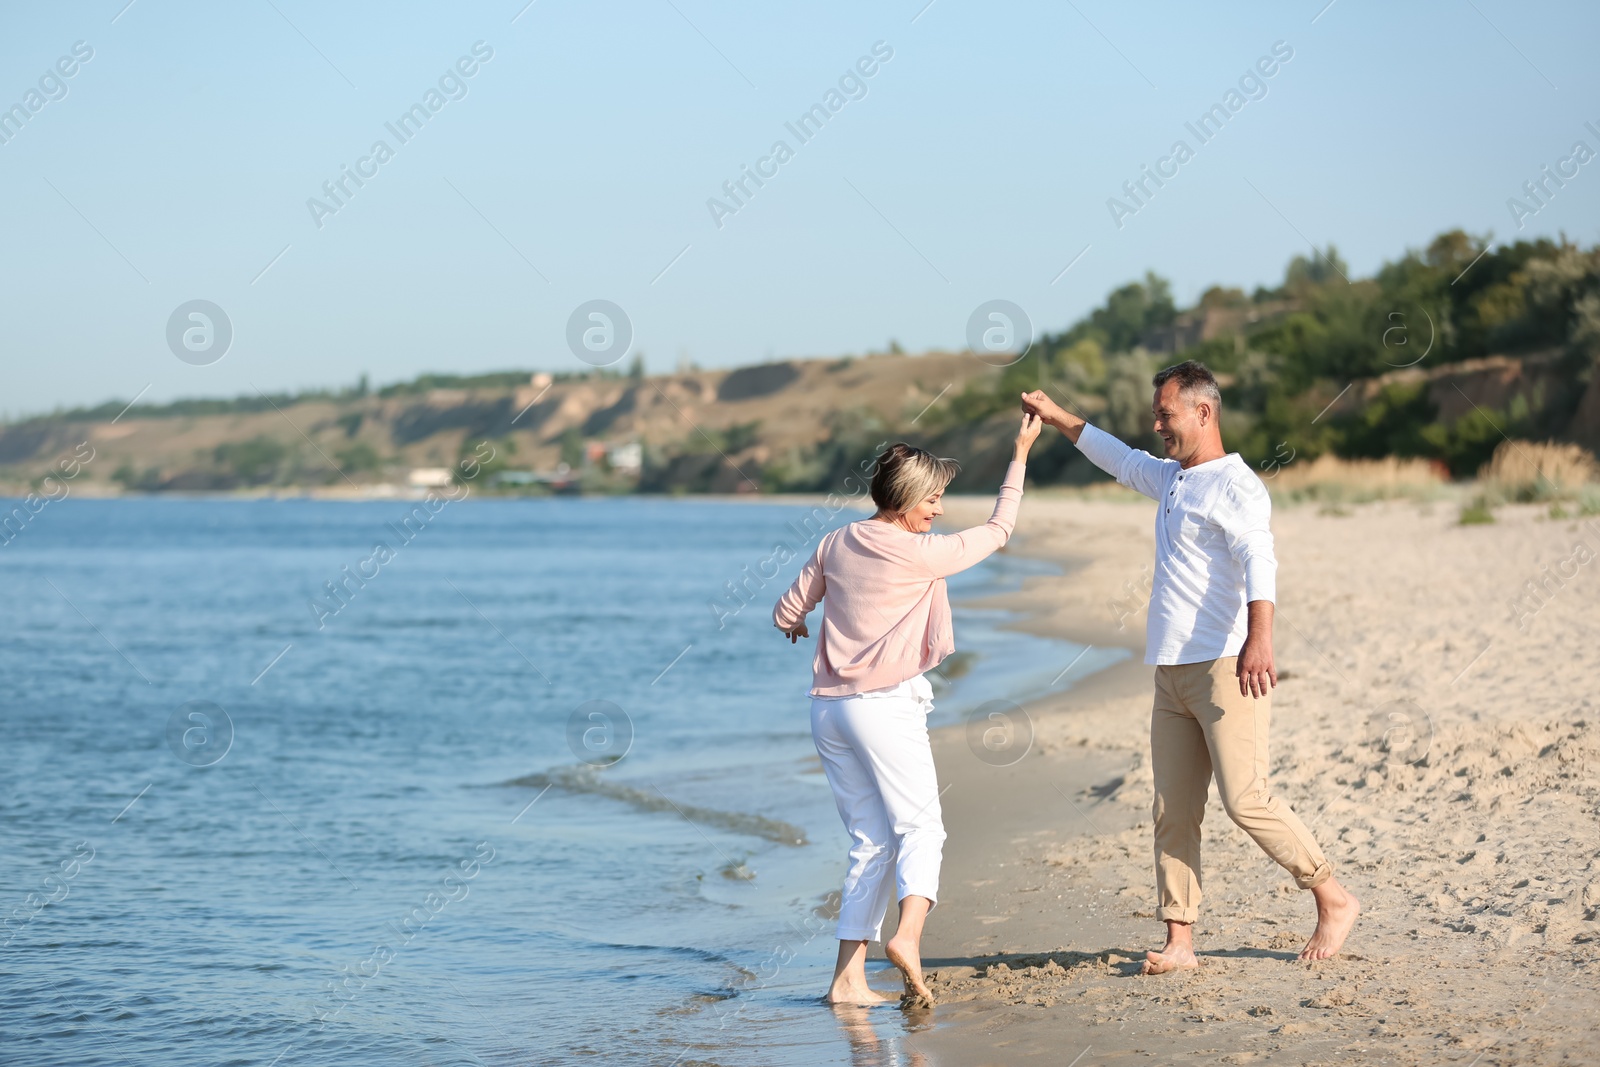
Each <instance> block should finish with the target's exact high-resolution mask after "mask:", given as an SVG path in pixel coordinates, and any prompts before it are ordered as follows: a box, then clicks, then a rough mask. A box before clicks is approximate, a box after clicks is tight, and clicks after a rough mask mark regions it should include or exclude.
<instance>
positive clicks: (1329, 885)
mask: <svg viewBox="0 0 1600 1067" xmlns="http://www.w3.org/2000/svg"><path fill="white" fill-rule="evenodd" d="M1153 384H1154V385H1155V398H1154V403H1153V404H1152V405H1151V412H1152V414H1153V415H1154V417H1155V432H1156V433H1157V434H1159V435H1160V437H1161V440H1162V442H1163V445H1164V451H1165V452H1166V458H1165V459H1157V458H1156V457H1155V456H1152V455H1150V454H1149V453H1148V452H1142V451H1140V450H1138V449H1134V448H1129V447H1128V446H1127V445H1125V444H1123V443H1122V442H1121V441H1119V440H1117V438H1115V437H1113V436H1111V435H1110V434H1108V433H1106V432H1104V431H1102V430H1098V429H1096V428H1095V427H1093V426H1091V425H1089V424H1088V423H1086V422H1085V421H1084V420H1082V419H1080V418H1077V417H1076V416H1074V415H1070V414H1068V413H1067V412H1065V411H1063V410H1062V409H1061V408H1060V407H1058V406H1057V405H1056V404H1055V403H1054V402H1053V401H1051V400H1050V399H1049V397H1047V396H1046V395H1045V394H1044V393H1043V392H1033V393H1026V394H1024V395H1023V397H1022V407H1023V412H1024V414H1023V417H1022V428H1021V429H1020V430H1019V431H1018V433H1017V439H1016V445H1015V451H1014V453H1013V455H1012V460H1011V465H1010V466H1009V467H1007V468H1006V475H1005V481H1004V482H1003V484H1002V485H1001V487H1000V496H999V499H998V500H997V501H996V503H995V509H994V514H993V515H991V516H990V517H989V521H988V522H987V523H985V524H984V525H982V526H975V527H973V528H972V529H970V530H964V531H962V532H961V533H956V534H940V535H934V534H929V532H928V531H929V530H930V529H931V527H932V524H933V520H934V519H935V518H937V517H938V516H939V515H941V514H942V513H943V508H942V507H941V504H940V501H941V499H942V498H943V495H944V490H945V487H946V486H948V485H949V484H950V480H951V478H953V477H954V476H955V474H956V471H957V470H958V467H957V465H956V463H955V462H954V461H953V460H948V459H939V458H937V457H935V456H932V455H930V454H929V453H927V452H924V451H923V450H922V449H919V448H912V447H911V446H909V445H905V444H896V445H893V446H891V447H890V448H889V449H888V450H887V451H885V452H884V453H883V454H882V455H881V456H879V457H878V467H877V472H876V473H875V474H874V476H873V479H872V500H873V503H875V504H876V505H877V507H878V511H877V514H875V515H874V516H872V518H870V519H864V520H862V521H860V522H854V523H851V524H849V525H848V526H845V527H843V528H841V529H838V530H835V531H833V532H831V533H829V534H828V535H827V536H825V537H824V538H823V539H822V541H821V543H820V544H819V545H818V546H817V551H816V554H815V555H814V556H812V558H811V560H810V561H809V562H808V563H806V565H805V566H804V567H803V568H802V569H801V571H800V575H799V577H797V578H796V579H795V582H794V584H793V585H792V586H791V587H790V588H789V590H788V591H787V592H785V593H784V595H783V597H782V598H781V599H780V600H779V601H778V604H777V607H776V609H775V610H774V612H773V621H774V623H775V624H776V625H777V627H778V628H779V629H780V630H782V631H783V632H784V633H785V634H787V635H788V637H789V639H790V642H791V643H793V642H795V641H797V640H798V639H800V638H802V637H809V636H810V632H809V630H808V629H807V627H806V616H807V615H808V614H809V613H810V612H811V609H812V608H814V607H816V605H817V604H818V602H823V604H824V607H823V614H822V626H821V628H820V630H819V632H818V634H817V652H816V658H815V661H814V663H813V685H812V688H811V697H812V701H811V734H812V738H813V739H814V740H815V742H816V746H817V753H818V754H819V755H820V756H821V757H822V766H823V770H824V772H825V773H826V774H827V777H828V784H829V785H830V786H832V787H833V794H834V799H835V800H836V801H837V803H838V806H839V816H840V818H842V819H843V820H844V824H845V828H846V830H848V831H849V834H850V840H851V843H850V866H849V871H848V873H847V874H846V875H845V881H844V890H843V896H842V899H841V902H840V907H839V926H838V930H837V934H836V936H837V937H838V939H839V959H838V963H837V965H836V966H835V968H834V976H833V984H832V986H831V988H830V989H829V990H828V997H827V999H828V1001H829V1002H830V1003H836V1004H839V1003H852V1004H860V1003H873V1002H876V1001H880V1000H882V999H883V998H882V997H880V996H879V995H878V994H877V993H875V992H873V991H872V990H871V989H870V988H868V986H867V978H866V969H865V964H866V957H867V943H868V942H870V941H876V940H878V939H879V936H880V933H881V930H882V927H883V918H884V914H885V912H886V911H887V909H888V905H889V893H890V890H891V888H892V889H893V890H894V895H895V899H896V900H898V901H899V905H900V921H899V925H898V929H897V930H896V932H895V935H894V937H892V938H891V939H890V940H889V942H888V943H887V944H886V945H884V951H885V954H886V955H887V956H888V957H889V960H890V962H891V963H893V964H894V965H895V967H897V968H898V969H899V970H900V973H901V974H902V975H903V976H904V978H905V987H906V992H905V995H904V996H903V997H902V1003H904V1004H907V1005H915V1004H931V1003H932V998H931V996H930V995H929V993H928V988H927V986H926V985H925V984H924V983H923V980H922V961H921V940H922V927H923V923H924V921H925V920H926V918H927V915H928V912H929V911H931V910H932V908H933V905H934V902H935V901H936V900H937V899H938V890H939V862H940V856H941V852H942V848H943V844H944V837H945V834H944V826H943V822H942V819H941V817H940V810H939V788H938V782H937V780H936V777H935V773H934V765H933V752H932V750H931V748H930V747H929V744H928V728H927V716H928V712H929V711H930V710H931V709H932V706H933V704H932V689H931V687H930V686H929V684H928V681H927V679H926V678H925V677H924V676H923V674H924V672H925V671H928V670H931V669H932V668H934V667H936V666H938V664H939V662H940V661H941V660H943V659H944V658H945V657H946V656H948V655H949V654H950V653H951V652H952V651H954V649H955V644H954V641H953V638H952V633H951V623H950V604H949V600H948V599H947V597H946V594H945V579H946V578H947V577H949V576H950V575H952V574H956V573H958V572H960V571H963V570H966V569H967V568H968V567H971V566H973V565H975V564H977V563H979V562H980V561H982V560H983V559H984V558H985V557H987V556H989V555H990V554H991V553H993V552H994V551H995V550H996V549H998V548H1000V547H1001V546H1002V545H1004V544H1005V543H1006V541H1007V540H1008V539H1009V538H1010V536H1011V531H1012V528H1013V527H1014V526H1015V524H1016V518H1017V508H1018V505H1019V504H1020V503H1021V501H1022V480H1023V474H1024V472H1025V465H1026V462H1027V458H1028V451H1029V449H1030V448H1031V447H1032V446H1033V443H1034V441H1036V440H1037V439H1038V437H1039V432H1040V430H1041V428H1042V427H1043V426H1044V424H1046V423H1048V424H1049V425H1051V426H1054V427H1055V428H1056V429H1058V430H1060V431H1061V432H1062V433H1064V434H1066V435H1067V437H1068V438H1069V439H1070V440H1072V442H1073V443H1074V444H1076V445H1077V446H1078V449H1079V450H1080V451H1082V452H1083V454H1084V455H1085V456H1088V457H1089V459H1090V460H1091V461H1093V462H1094V463H1095V465H1096V466H1098V467H1100V468H1101V469H1103V470H1105V471H1106V472H1107V473H1109V474H1111V475H1112V476H1113V477H1115V478H1116V479H1117V481H1119V482H1121V483H1122V484H1123V485H1126V486H1128V487H1130V488H1132V489H1135V490H1137V491H1139V492H1140V493H1143V494H1144V495H1145V496H1148V497H1151V498H1152V499H1154V500H1155V501H1156V503H1157V508H1156V566H1155V581H1154V585H1153V587H1152V589H1151V594H1150V616H1149V627H1148V631H1147V633H1146V655H1145V662H1146V663H1150V664H1154V665H1156V669H1155V702H1154V707H1153V708H1152V712H1151V718H1150V762H1151V769H1152V771H1153V774H1154V777H1155V803H1154V809H1153V810H1154V817H1155V875H1156V894H1157V897H1158V906H1157V910H1156V917H1157V918H1158V919H1160V920H1162V921H1163V922H1165V923H1166V927H1167V940H1166V944H1165V946H1163V947H1162V949H1161V950H1160V951H1159V952H1149V953H1147V954H1146V956H1147V958H1146V961H1145V964H1144V972H1145V973H1146V974H1161V973H1164V972H1167V971H1173V970H1179V969H1182V968H1188V967H1195V966H1197V965H1198V960H1197V959H1196V958H1195V953H1194V943H1193V940H1192V936H1191V928H1192V926H1193V924H1194V922H1195V920H1196V919H1197V918H1198V917H1199V908H1200V821H1201V818H1202V817H1203V816H1204V814H1205V805H1206V794H1207V792H1208V790H1209V788H1210V784H1211V780H1212V778H1213V777H1215V779H1216V782H1217V791H1218V793H1219V794H1220V795H1221V797H1222V803H1223V807H1224V808H1225V809H1226V810H1227V813H1228V815H1229V816H1230V817H1231V818H1232V819H1233V821H1234V822H1236V823H1237V824H1238V825H1239V826H1240V828H1242V829H1243V830H1244V831H1245V832H1246V833H1248V834H1249V835H1250V836H1251V837H1252V838H1254V839H1255V841H1256V843H1257V844H1259V845H1260V846H1261V847H1262V849H1264V850H1265V851H1266V852H1267V854H1268V855H1269V856H1271V857H1272V858H1273V859H1274V860H1276V861H1277V862H1278V863H1279V864H1280V865H1281V866H1283V867H1284V869H1286V870H1287V871H1289V873H1290V874H1292V875H1293V876H1294V879H1295V883H1296V884H1297V885H1299V886H1300V888H1302V889H1309V890H1310V891H1311V893H1312V896H1313V897H1314V899H1315V901H1316V908H1317V926H1316V930H1315V931H1314V932H1313V933H1312V935H1311V939H1310V940H1309V941H1308V942H1307V944H1306V946H1305V948H1304V949H1303V950H1302V951H1301V953H1300V958H1301V959H1305V960H1319V959H1327V958H1328V957H1330V956H1333V955H1335V954H1336V953H1338V951H1339V948H1340V946H1341V945H1342V944H1343V943H1344V939H1345V936H1346V935H1347V934H1348V933H1349V932H1350V929H1351V927H1352V926H1353V925H1354V924H1355V920H1356V915H1357V913H1358V911H1359V905H1358V903H1357V902H1356V898H1355V897H1354V896H1352V895H1351V894H1350V893H1348V892H1347V891H1346V890H1345V889H1344V887H1343V886H1341V885H1340V884H1339V883H1338V881H1336V880H1335V879H1334V877H1333V871H1332V869H1331V868H1330V867H1329V865H1328V861H1327V860H1326V859H1324V858H1323V855H1322V851H1321V850H1320V849H1319V848H1318V847H1317V843H1316V841H1315V840H1313V839H1312V837H1311V833H1310V831H1308V830H1307V829H1306V827H1305V825H1304V824H1303V823H1301V821H1300V820H1299V819H1298V818H1296V817H1295V815H1294V813H1293V812H1292V811H1290V810H1289V808H1288V806H1287V805H1285V804H1284V803H1283V802H1282V801H1281V800H1280V799H1278V798H1277V797H1275V796H1273V795H1272V793H1271V792H1270V791H1269V790H1268V788H1267V724H1268V716H1269V708H1270V699H1271V692H1272V688H1273V687H1274V686H1276V685H1277V674H1276V671H1275V670H1274V668H1273V662H1272V609H1273V602H1274V596H1275V592H1274V579H1275V576H1276V570H1277V561H1276V560H1275V559H1274V557H1273V553H1272V533H1271V530H1270V529H1269V527H1268V520H1269V518H1270V516H1271V503H1270V500H1269V498H1268V496H1267V493H1266V491H1265V489H1264V488H1263V487H1262V485H1261V482H1260V480H1259V479H1258V478H1256V476H1255V474H1254V472H1252V471H1251V470H1250V467H1249V465H1248V464H1246V463H1245V462H1244V461H1243V460H1242V459H1241V458H1240V457H1239V455H1238V454H1237V453H1229V452H1225V451H1224V450H1223V447H1222V433H1221V429H1220V424H1219V417H1220V415H1221V410H1222V397H1221V394H1220V393H1219V392H1218V390H1217V382H1216V378H1215V377H1213V376H1212V374H1211V372H1210V371H1209V370H1207V369H1206V368H1205V367H1204V366H1203V365H1202V364H1199V363H1196V362H1194V361H1192V360H1190V361H1185V362H1183V363H1179V364H1177V365H1176V366H1173V367H1168V368H1166V369H1165V370H1163V371H1161V372H1160V373H1158V374H1157V375H1156V376H1155V378H1154V380H1153Z"/></svg>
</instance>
